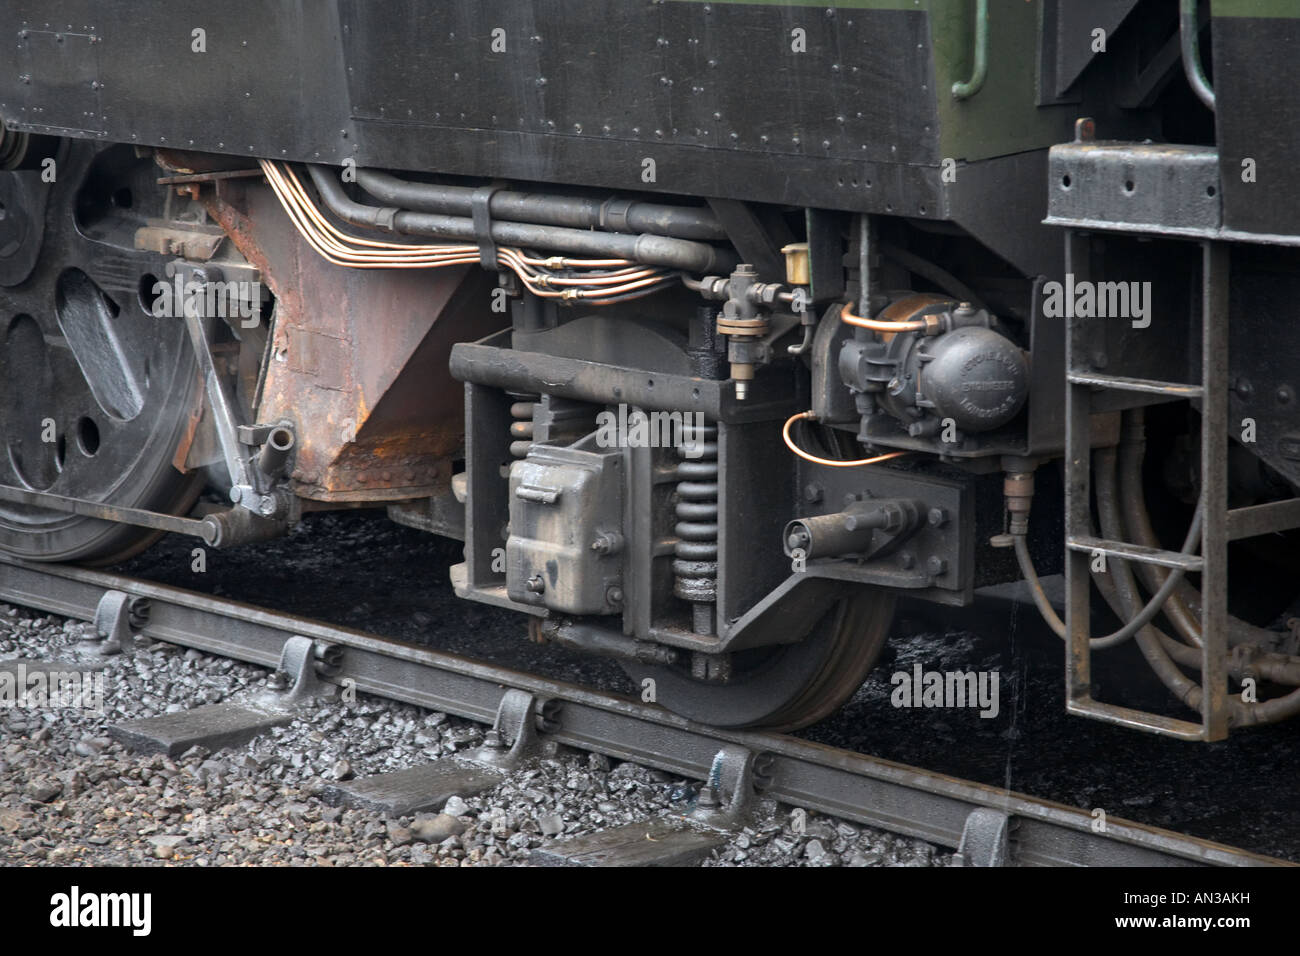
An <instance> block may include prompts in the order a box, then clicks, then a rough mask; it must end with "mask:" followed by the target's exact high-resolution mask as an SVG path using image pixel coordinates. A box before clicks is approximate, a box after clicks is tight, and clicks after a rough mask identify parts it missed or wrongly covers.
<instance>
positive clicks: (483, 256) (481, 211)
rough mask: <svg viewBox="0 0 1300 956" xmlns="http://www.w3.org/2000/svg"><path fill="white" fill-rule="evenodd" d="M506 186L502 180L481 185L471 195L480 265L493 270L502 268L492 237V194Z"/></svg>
mask: <svg viewBox="0 0 1300 956" xmlns="http://www.w3.org/2000/svg"><path fill="white" fill-rule="evenodd" d="M505 186H506V184H505V183H501V182H498V183H491V184H489V185H487V186H480V187H479V188H478V189H476V190H474V193H473V195H472V196H471V197H470V214H471V218H472V219H473V222H474V240H475V242H477V243H478V261H479V265H481V266H482V267H483V268H484V269H488V270H489V271H492V272H496V271H498V270H499V269H500V268H501V266H500V265H499V264H498V262H497V244H496V241H495V240H493V238H492V211H491V203H492V194H493V193H496V192H498V191H500V190H502V189H504V188H505Z"/></svg>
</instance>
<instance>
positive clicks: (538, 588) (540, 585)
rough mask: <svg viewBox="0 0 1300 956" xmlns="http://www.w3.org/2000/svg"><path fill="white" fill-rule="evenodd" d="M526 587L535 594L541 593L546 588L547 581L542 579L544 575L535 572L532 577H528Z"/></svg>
mask: <svg viewBox="0 0 1300 956" xmlns="http://www.w3.org/2000/svg"><path fill="white" fill-rule="evenodd" d="M524 587H525V588H527V589H528V590H529V591H531V592H532V593H533V594H541V593H542V592H543V591H545V590H546V582H545V581H543V580H542V576H541V575H540V574H534V575H533V576H532V577H531V578H529V579H528V583H527V584H525V585H524Z"/></svg>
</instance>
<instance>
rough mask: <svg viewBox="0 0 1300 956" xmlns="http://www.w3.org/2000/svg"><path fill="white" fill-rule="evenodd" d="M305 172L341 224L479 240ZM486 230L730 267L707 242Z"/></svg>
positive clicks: (454, 223)
mask: <svg viewBox="0 0 1300 956" xmlns="http://www.w3.org/2000/svg"><path fill="white" fill-rule="evenodd" d="M307 169H308V172H310V173H311V178H312V182H314V183H315V184H316V188H317V189H318V190H319V191H320V195H321V198H322V199H323V200H324V201H325V205H326V206H328V207H329V208H330V211H331V212H333V213H334V214H335V215H336V216H338V217H339V218H340V219H342V220H343V221H344V222H349V223H352V224H353V225H357V226H365V227H367V228H371V229H384V230H387V231H389V232H395V233H400V234H402V235H411V236H439V237H443V238H447V239H461V240H465V241H468V242H476V241H478V238H479V237H478V235H477V233H476V232H475V229H474V221H473V220H472V219H468V218H465V217H462V216H445V215H440V214H437V213H427V212H410V211H408V210H404V209H397V208H394V207H391V206H390V207H379V206H367V205H365V204H364V203H359V202H354V201H353V200H352V199H350V198H349V197H348V195H347V193H345V192H344V191H343V186H342V185H341V184H340V183H339V181H338V179H337V177H336V176H335V175H334V174H333V173H332V172H331V171H330V170H328V169H326V168H324V167H321V166H308V167H307ZM489 229H490V235H491V238H492V241H493V242H498V243H501V244H502V245H507V246H516V247H522V248H532V249H547V250H558V251H561V252H569V253H575V254H580V255H591V256H600V257H604V258H617V259H631V260H635V261H636V262H644V263H647V264H649V265H656V266H664V267H667V268H670V269H684V270H686V271H688V272H694V273H709V272H726V273H729V272H730V271H731V270H732V269H733V268H735V265H736V258H735V256H734V255H733V254H731V253H728V252H726V251H724V250H722V249H716V248H714V247H713V246H710V245H708V244H707V243H703V242H695V241H692V240H689V239H670V238H668V237H666V236H651V235H637V236H631V235H624V234H620V233H605V232H590V231H584V230H581V229H568V228H565V227H563V226H538V225H533V224H531V223H519V222H493V223H492V224H491V226H490V227H489Z"/></svg>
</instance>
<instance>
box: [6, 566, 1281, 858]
mask: <svg viewBox="0 0 1300 956" xmlns="http://www.w3.org/2000/svg"><path fill="white" fill-rule="evenodd" d="M0 600H3V601H6V602H10V603H13V604H19V605H23V606H26V607H30V608H35V609H39V610H41V611H44V612H49V613H53V614H58V615H62V616H65V617H69V618H74V619H79V620H83V621H94V622H95V625H96V628H97V630H98V631H99V632H100V634H101V636H102V637H103V639H104V640H105V641H107V642H116V643H117V644H119V645H120V646H121V647H122V648H123V651H124V652H127V653H129V652H130V650H131V647H132V644H133V640H134V638H135V637H137V636H142V637H148V638H151V639H153V640H158V641H164V642H167V643H170V644H175V645H180V646H184V647H189V648H194V649H196V650H199V651H205V652H208V653H211V654H216V655H221V656H226V657H230V658H234V659H237V660H242V661H246V662H249V663H252V664H256V665H261V666H265V667H270V668H274V669H276V671H277V674H276V678H275V679H274V680H273V682H272V683H273V686H275V687H276V688H277V689H276V690H275V691H273V692H271V693H270V694H268V695H266V696H264V697H263V698H262V699H260V700H256V701H246V702H243V703H223V704H218V705H212V706H208V707H201V708H196V709H194V710H191V711H187V712H181V713H179V714H170V715H164V716H162V717H157V718H146V719H144V720H141V721H134V722H130V724H131V725H130V726H126V725H124V726H122V727H120V728H119V734H120V736H122V737H123V738H124V739H126V740H127V741H128V742H130V743H133V744H134V745H135V746H137V747H140V748H144V749H154V750H159V751H165V752H168V753H173V754H179V753H180V752H182V751H183V750H184V749H186V748H188V747H190V746H192V745H194V744H195V743H205V744H207V745H209V746H210V747H211V749H216V748H217V747H220V746H222V745H227V744H230V743H233V742H237V741H242V740H246V739H248V737H249V736H250V735H253V734H256V733H258V732H260V731H263V730H265V729H267V728H269V727H271V726H274V725H275V724H276V723H282V722H283V721H284V715H285V714H288V713H291V712H292V711H293V709H294V708H295V707H297V706H299V705H301V704H302V703H303V702H304V701H311V700H316V699H318V698H319V697H320V696H322V695H330V694H338V693H341V692H354V691H361V692H366V693H371V694H375V695H378V696H381V697H385V698H389V699H393V700H397V701H402V702H406V703H410V704H415V705H418V706H421V707H426V708H430V709H433V710H437V711H444V712H447V713H451V714H455V715H458V716H461V717H465V718H468V719H471V720H474V721H479V722H482V723H485V724H491V725H493V730H492V731H490V732H489V733H488V734H487V744H486V746H484V747H483V748H480V749H479V750H477V751H475V752H474V753H473V754H471V755H469V756H462V755H457V756H455V757H449V758H442V759H439V760H437V761H435V762H433V763H431V764H426V765H424V766H420V767H414V768H411V769H410V770H407V771H399V772H398V773H395V774H384V775H380V776H379V777H373V778H368V779H364V780H362V781H357V782H353V783H350V784H340V785H339V786H337V787H335V788H334V789H333V792H332V793H331V794H329V795H328V796H329V797H330V798H331V799H335V800H338V801H340V802H351V803H359V804H362V805H369V806H372V807H374V808H376V809H382V810H387V811H388V812H391V813H394V814H400V813H409V812H412V811H420V810H426V809H438V808H439V806H440V805H441V802H442V801H445V800H446V799H447V798H448V797H450V796H463V795H467V794H472V793H475V792H478V791H481V790H482V789H485V788H486V787H488V786H491V785H493V784H494V783H495V782H497V781H499V780H500V779H502V778H503V776H504V775H506V774H508V773H510V772H512V771H513V770H514V769H515V768H517V767H519V766H522V765H525V764H526V763H527V762H528V761H529V760H530V759H531V758H532V757H533V756H535V755H537V754H539V753H541V752H543V751H545V750H546V749H547V748H552V747H554V746H556V745H562V746H568V747H573V748H578V749H580V750H583V751H587V752H590V753H597V754H601V755H604V756H605V757H610V758H615V759H618V760H627V761H632V762H635V763H637V764H641V765H644V766H647V767H652V768H657V769H660V770H664V771H668V772H670V773H674V774H679V775H682V776H686V777H690V778H694V779H697V780H702V781H704V785H703V787H702V790H701V795H700V798H699V799H698V800H697V801H696V806H695V809H694V810H693V812H692V814H691V815H690V818H689V819H687V820H684V821H683V822H682V825H681V826H677V827H669V828H666V829H665V828H663V827H660V828H659V829H658V830H657V831H656V832H655V833H654V834H653V837H654V839H653V840H651V841H646V840H645V836H646V835H647V831H646V827H645V825H636V826H634V827H630V828H624V829H625V830H626V832H624V833H619V832H615V831H613V830H609V831H604V832H601V833H597V834H595V835H592V836H589V837H579V838H576V839H575V840H573V841H572V843H567V844H566V843H560V842H557V843H556V845H555V847H556V848H555V849H548V850H547V851H546V852H545V853H542V854H540V855H539V856H538V862H551V863H555V862H561V863H565V862H567V863H572V862H601V863H619V862H642V863H643V862H658V863H673V862H684V861H686V860H687V859H691V858H694V857H697V856H698V855H699V853H700V852H702V851H707V849H708V848H709V846H710V841H709V840H708V838H707V834H708V833H709V832H718V831H726V830H727V829H731V828H737V827H739V826H742V825H743V824H744V822H745V820H746V819H747V817H748V814H749V813H750V811H751V809H752V805H753V803H754V801H755V799H756V795H759V794H761V795H762V796H765V797H767V798H771V799H774V800H777V801H779V802H780V803H782V804H786V805H788V806H790V807H791V808H793V809H794V810H795V811H798V810H803V811H805V812H809V813H811V812H817V813H823V814H827V815H830V816H834V817H838V818H842V819H844V820H849V821H853V822H855V823H859V824H866V825H869V826H873V827H877V828H880V829H882V830H886V831H889V832H891V833H896V834H900V835H904V836H907V837H913V838H919V839H922V840H925V841H928V842H930V843H933V844H936V845H939V846H943V847H948V848H952V849H954V850H958V851H959V856H960V859H962V860H963V862H966V863H967V864H971V865H1003V864H1008V865H1067V866H1078V865H1107V866H1195V865H1210V866H1261V865H1262V866H1268V865H1285V863H1284V861H1281V860H1277V859H1273V858H1270V857H1265V856H1261V855H1258V854H1254V853H1250V852H1246V851H1244V850H1241V849H1237V848H1233V847H1229V846H1226V845H1223V844H1218V843H1213V842H1210V841H1206V840H1202V839H1198V838H1195V837H1190V836H1186V835H1183V834H1178V833H1174V832H1171V831H1168V830H1162V829H1159V828H1155V827H1150V826H1145V825H1142V824H1138V823H1133V822H1129V821H1125V820H1120V819H1116V818H1113V817H1112V818H1110V819H1108V820H1106V821H1105V824H1104V827H1103V826H1098V821H1096V820H1095V819H1094V817H1093V815H1092V814H1090V813H1088V812H1087V811H1084V810H1080V809H1077V808H1073V807H1068V806H1065V805H1062V804H1058V803H1052V802H1048V801H1043V800H1037V799H1034V798H1032V797H1029V796H1025V795H1022V794H1017V793H1013V792H1008V791H1005V790H1000V789H996V788H993V787H988V786H985V785H982V784H978V783H973V782H969V781H963V780H959V779H955V778H953V777H949V776H945V775H942V774H936V773H932V772H929V771H925V770H921V769H918V768H915V767H909V766H905V765H902V764H898V763H894V762H890V761H885V760H880V759H877V758H873V757H870V756H867V755H864V754H861V753H855V752H853V751H849V750H843V749H838V748H833V747H828V746H823V745H819V744H815V743H810V742H807V741H803V740H798V739H795V738H793V737H788V736H783V735H773V734H764V733H753V732H736V731H724V730H719V729H717V728H712V727H706V726H702V725H699V724H695V723H692V722H690V721H687V720H685V719H683V718H680V717H677V716H675V715H673V714H670V713H668V712H667V711H665V710H663V709H661V708H658V707H655V706H649V705H646V704H643V703H641V702H639V701H636V700H631V699H628V698H625V697H616V696H611V695H607V694H602V693H598V692H594V691H592V690H590V689H587V688H584V687H580V686H577V685H573V684H569V683H563V682H559V681H555V680H550V679H545V678H540V677H538V676H535V675H531V674H527V673H521V672H518V671H513V670H509V669H506V668H502V667H498V666H494V665H489V664H485V663H482V662H478V661H474V660H470V659H468V658H465V657H461V656H458V655H453V654H448V653H443V652H439V651H434V650H430V649H428V648H424V647H419V646H416V645H413V644H408V643H404V642H398V641H392V640H386V639H383V638H380V637H377V636H374V635H371V634H366V633H362V632H360V631H355V630H350V629H345V628H339V627H334V626H330V625H326V624H322V623H319V622H315V621H311V620H307V619H304V618H299V617H294V616H290V615H285V614H279V613H273V612H269V611H266V610H263V609H259V608H256V607H252V606H249V605H244V604H239V603H236V602H231V601H227V600H221V599H217V598H213V597H210V596H207V595H202V594H197V593H194V592H190V591H185V590H181V589H177V588H172V587H166V586H162V585H158V584H154V583H151V582H148V581H142V580H137V579H133V578H128V577H124V576H121V575H116V574H109V573H104V572H99V571H91V570H85V569H79V568H73V567H66V566H54V565H37V564H30V563H25V562H21V561H18V560H14V559H9V558H0ZM629 834H630V836H629ZM701 834H703V835H704V836H703V837H701V836H700V835H701ZM647 844H653V845H654V851H653V852H651V851H648V850H647ZM647 854H648V855H647Z"/></svg>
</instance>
